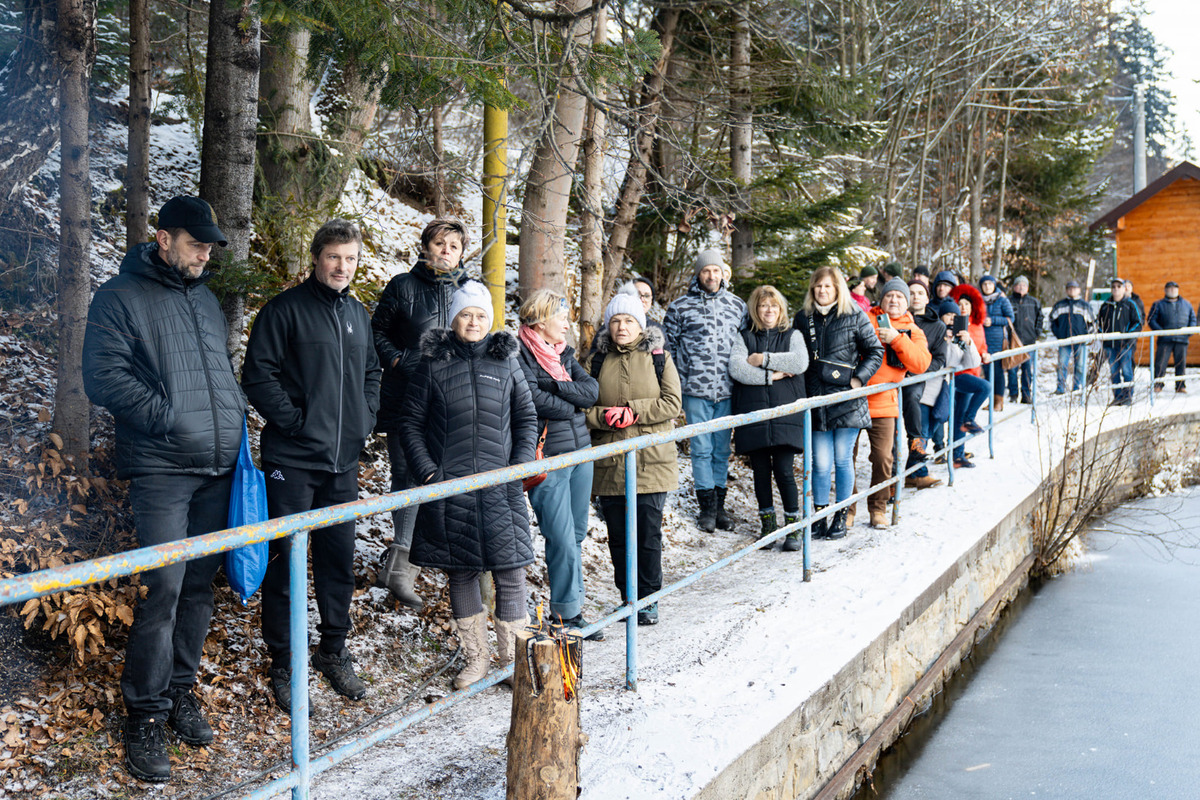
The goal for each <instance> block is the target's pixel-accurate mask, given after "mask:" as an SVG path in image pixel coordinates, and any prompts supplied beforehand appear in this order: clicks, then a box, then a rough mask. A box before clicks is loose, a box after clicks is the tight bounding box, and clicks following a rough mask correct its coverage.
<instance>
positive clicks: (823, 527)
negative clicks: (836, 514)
mask: <svg viewBox="0 0 1200 800" xmlns="http://www.w3.org/2000/svg"><path fill="white" fill-rule="evenodd" d="M828 507H829V504H828V503H826V504H825V505H823V506H816V505H815V506H813V513H814V514H818V513H820V512H821V511H824V510H825V509H826V508H828ZM829 521H830V517H826V518H825V519H823V520H821V521H820V522H814V523H813V524H812V534H810V535H811V536H812V538H814V539H828V538H829Z"/></svg>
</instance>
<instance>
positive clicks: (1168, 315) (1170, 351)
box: [1146, 281, 1196, 394]
mask: <svg viewBox="0 0 1200 800" xmlns="http://www.w3.org/2000/svg"><path fill="white" fill-rule="evenodd" d="M1165 295H1166V296H1165V297H1163V298H1162V299H1161V300H1155V301H1154V305H1152V306H1150V314H1149V316H1148V318H1147V319H1146V324H1148V325H1149V326H1150V330H1153V331H1172V330H1178V329H1179V328H1191V327H1193V326H1194V325H1195V324H1196V312H1195V311H1193V310H1192V304H1191V303H1189V302H1188V301H1187V300H1184V299H1183V298H1182V297H1180V296H1179V284H1178V283H1176V282H1175V281H1167V286H1166V290H1165ZM1188 338H1189V337H1187V336H1186V335H1185V336H1175V335H1170V334H1168V335H1166V336H1159V337H1158V341H1157V342H1156V343H1155V351H1154V391H1156V392H1161V391H1162V389H1163V382H1162V376H1163V375H1164V374H1166V371H1167V361H1168V360H1169V359H1174V360H1175V391H1177V392H1179V393H1181V394H1182V393H1184V392H1186V391H1187V389H1186V388H1185V387H1184V385H1183V373H1184V370H1185V369H1187V347H1188Z"/></svg>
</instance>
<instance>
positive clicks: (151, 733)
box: [123, 717, 171, 783]
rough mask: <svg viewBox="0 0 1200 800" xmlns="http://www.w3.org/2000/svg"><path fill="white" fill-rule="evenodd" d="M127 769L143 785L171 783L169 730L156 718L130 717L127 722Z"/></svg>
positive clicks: (125, 737)
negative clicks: (168, 752)
mask: <svg viewBox="0 0 1200 800" xmlns="http://www.w3.org/2000/svg"><path fill="white" fill-rule="evenodd" d="M124 734H125V735H124V737H123V738H124V740H125V766H126V767H127V768H128V769H129V774H130V775H132V776H133V777H135V778H137V779H138V780H140V781H149V782H150V783H165V782H166V781H168V780H170V779H171V760H170V759H169V758H167V735H166V728H165V727H164V725H163V723H162V721H161V720H159V719H156V718H155V717H129V718H128V719H126V720H125V732H124Z"/></svg>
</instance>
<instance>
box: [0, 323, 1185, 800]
mask: <svg viewBox="0 0 1200 800" xmlns="http://www.w3.org/2000/svg"><path fill="white" fill-rule="evenodd" d="M1194 334H1200V326H1197V327H1193V328H1180V329H1174V330H1167V331H1143V332H1135V333H1128V334H1096V333H1090V334H1083V335H1080V336H1075V337H1071V338H1069V339H1060V340H1047V341H1044V342H1037V343H1033V344H1028V345H1023V346H1021V347H1017V348H1012V349H1010V350H1003V351H1001V352H998V353H994V354H989V362H988V363H989V364H996V363H998V362H999V361H1000V359H1003V358H1006V357H1009V356H1014V355H1019V354H1022V353H1029V354H1030V355H1031V357H1032V358H1033V359H1034V360H1035V366H1036V358H1037V354H1038V352H1039V351H1040V350H1043V349H1049V348H1059V347H1067V346H1070V345H1075V344H1090V343H1092V342H1098V341H1099V342H1104V341H1113V340H1119V339H1130V340H1134V339H1143V338H1149V339H1150V348H1151V353H1150V360H1151V380H1152V382H1153V381H1154V376H1153V373H1154V369H1153V361H1154V346H1155V340H1156V339H1157V337H1158V336H1179V335H1189V336H1190V335H1194ZM994 369H995V367H992V368H990V369H989V376H990V382H992V383H993V393H994ZM954 372H955V370H954V369H953V368H951V367H945V368H943V369H940V370H937V371H935V372H931V373H921V374H919V375H913V376H910V377H908V378H905V379H904V380H901V381H898V382H896V383H881V384H876V385H871V386H863V387H861V388H858V389H849V390H846V391H842V392H836V393H834V394H829V395H821V396H819V397H810V398H804V399H801V400H797V401H795V402H793V403H789V404H787V405H784V406H777V407H775V408H769V409H763V410H761V411H754V412H750V413H747V414H739V415H730V416H727V417H720V418H718V419H714V420H709V421H707V422H701V423H696V424H692V425H685V426H683V427H681V428H677V429H675V430H672V431H663V432H661V433H654V434H647V435H645V436H638V437H634V438H631V439H626V440H624V441H620V442H613V443H610V444H606V445H601V446H598V447H590V448H585V449H582V450H576V451H574V452H571V453H564V454H562V455H558V456H552V457H550V458H545V459H542V460H538V461H534V462H530V463H527V464H518V465H514V466H511V467H505V468H502V469H496V470H490V471H488V472H482V473H478V474H475V475H469V476H467V477H464V478H456V479H454V480H449V481H443V482H440V483H436V484H431V485H428V486H420V487H415V488H412V489H405V490H402V491H399V492H393V493H389V494H384V495H379V496H376V497H371V498H366V499H361V500H355V501H352V502H349V503H342V504H340V505H336V506H330V507H327V508H322V509H316V510H313V511H306V512H303V513H300V514H293V515H291V516H287V517H282V518H280V519H274V520H269V521H267V522H262V523H258V524H254V525H246V526H242V527H240V528H232V529H228V530H222V531H215V532H213V533H208V534H204V535H201V536H195V537H191V538H188V539H185V540H182V541H177V542H169V543H165V544H159V545H154V546H151V547H141V548H137V549H134V550H129V551H126V552H123V553H117V554H113V555H110V556H104V557H102V558H96V559H90V560H87V561H82V562H78V563H74V564H67V565H63V566H59V567H52V568H48V569H43V570H38V571H36V572H32V573H28V574H25V575H17V576H14V577H11V578H5V579H3V580H0V606H4V605H9V604H13V603H20V602H24V601H28V600H30V599H33V598H37V597H41V596H44V595H47V594H54V593H57V592H61V591H66V590H69V589H72V588H77V587H80V586H85V585H88V584H92V583H99V582H103V581H106V580H109V579H112V578H118V577H125V576H129V575H135V574H137V573H140V572H146V571H148V570H152V569H158V568H159V567H163V566H166V565H168V564H174V563H178V562H181V561H188V560H191V559H194V558H199V557H202V556H208V555H216V554H219V553H224V552H227V551H229V550H235V549H237V548H239V547H244V546H246V545H249V544H257V543H260V542H265V541H271V540H274V539H281V538H283V537H286V536H294V537H295V540H294V541H293V542H292V547H291V554H290V576H289V580H290V584H291V585H290V589H291V592H290V600H289V607H290V628H291V641H292V643H293V644H292V653H291V655H292V660H291V667H292V713H291V725H292V760H293V769H292V770H291V771H290V772H289V773H288V774H287V775H285V776H283V777H280V778H278V779H276V780H273V781H270V782H269V783H267V784H265V785H264V786H262V787H260V788H259V789H257V790H255V791H253V792H251V793H250V794H247V795H245V797H246V798H253V800H259V798H268V797H272V796H274V795H276V794H278V793H280V792H283V791H286V790H288V789H291V790H292V797H293V800H303V799H304V798H307V797H308V789H309V784H310V782H311V779H312V777H313V776H314V775H316V774H318V773H320V772H324V771H325V770H327V769H329V768H331V767H333V766H334V765H336V764H338V763H341V762H342V761H345V760H346V759H348V758H350V757H351V756H353V755H356V754H358V753H360V752H362V751H364V750H366V749H367V748H369V747H372V746H374V745H375V744H377V743H379V742H382V741H384V740H385V739H388V738H390V737H391V736H394V735H396V734H398V733H400V732H401V731H403V730H405V729H407V728H408V727H410V726H411V725H413V724H415V723H417V722H420V721H422V720H424V719H427V718H429V717H430V716H432V715H434V714H436V713H439V712H441V711H445V710H446V709H448V708H450V707H452V706H455V705H457V704H459V703H461V702H462V701H464V700H466V699H467V698H469V697H472V696H474V695H476V694H478V693H479V692H481V691H483V690H484V689H487V688H488V687H490V686H493V685H495V684H496V683H499V682H500V681H501V680H503V679H504V678H507V677H509V676H510V675H511V674H512V665H511V664H510V665H508V666H507V667H504V668H502V669H499V670H496V671H494V672H492V673H490V674H489V675H488V676H487V677H485V678H483V679H481V680H480V681H477V682H476V683H474V684H472V685H471V686H469V687H467V688H465V689H462V690H460V691H457V692H454V693H453V694H450V695H448V696H446V697H444V698H442V699H441V700H439V701H437V702H435V703H432V704H430V705H429V706H426V707H425V708H422V709H421V710H419V711H417V712H414V713H412V714H409V715H407V716H405V717H404V718H402V719H400V720H397V721H396V722H394V723H392V724H390V725H387V726H385V727H383V728H380V729H377V730H375V731H373V732H371V733H368V734H365V735H363V736H360V737H357V738H355V739H353V740H352V741H351V742H350V743H348V744H346V745H343V746H342V747H340V748H338V749H337V750H334V751H333V752H330V753H327V754H325V755H323V756H321V757H319V758H317V759H315V760H311V761H310V759H309V757H308V744H309V742H308V708H307V706H308V691H307V686H308V660H307V652H308V618H307V614H308V604H307V597H308V586H307V551H308V547H307V538H308V533H309V531H311V530H314V529H316V528H323V527H327V526H330V525H336V524H338V523H342V522H350V521H354V520H357V519H360V518H362V517H365V516H370V515H373V514H379V513H384V512H389V511H393V510H396V509H400V508H407V507H409V506H413V505H418V504H420V503H424V502H428V501H430V500H438V499H441V498H445V497H450V496H453V495H457V494H462V493H465V492H471V491H476V490H479V489H484V488H488V487H491V486H498V485H500V484H504V483H509V482H511V481H515V480H520V479H522V478H526V477H529V476H531V475H536V474H539V473H541V472H549V471H553V470H558V469H563V468H565V467H570V466H575V465H578V464H584V463H588V462H593V461H598V460H600V459H603V458H609V457H611V456H617V455H621V456H624V459H625V499H626V509H625V511H626V523H625V533H626V548H625V552H626V564H625V569H626V580H625V585H626V587H627V590H632V589H633V587H636V586H637V578H636V570H637V563H636V557H637V547H636V537H637V522H636V495H637V469H636V454H637V451H638V450H642V449H645V448H648V447H653V446H655V445H659V444H665V443H673V442H677V441H680V440H683V439H690V438H692V437H693V436H697V435H699V434H705V433H712V432H716V431H723V430H729V429H732V428H736V427H740V426H742V425H747V424H751V423H755V422H762V421H765V420H769V419H776V418H779V417H784V416H791V415H793V414H797V413H802V414H803V415H804V431H803V436H804V453H803V482H804V487H803V498H804V507H803V509H802V517H801V519H800V521H798V522H795V523H792V524H791V525H785V526H783V527H780V528H779V529H778V530H776V531H775V532H773V533H771V534H769V535H767V536H764V537H762V538H761V539H758V540H757V541H755V542H752V543H750V544H748V545H746V546H745V547H742V548H740V549H738V550H737V551H735V552H733V553H730V554H728V555H726V556H725V557H723V558H721V559H720V560H718V561H716V562H714V563H712V564H710V565H708V566H706V567H704V568H702V569H699V570H696V571H695V572H693V573H690V574H689V575H687V576H685V577H683V578H681V579H680V580H678V581H676V582H675V583H672V584H670V585H668V586H665V587H663V588H662V589H660V590H659V591H657V592H655V593H654V594H652V595H649V596H647V597H643V598H638V599H635V600H627V602H626V603H625V604H624V605H622V606H621V607H620V608H618V609H617V610H616V611H615V612H613V613H611V614H609V615H607V616H605V617H604V618H602V619H599V620H596V621H595V622H593V623H592V624H591V625H589V626H588V627H587V628H584V629H583V630H582V631H581V633H582V634H583V635H588V634H590V633H592V632H594V631H596V630H599V629H601V628H603V627H606V626H607V625H610V624H612V623H614V622H617V621H620V620H622V619H623V620H625V623H626V686H627V688H629V689H631V690H636V689H637V624H636V617H637V611H638V610H639V609H641V608H644V607H645V606H647V605H650V604H652V603H655V602H657V601H658V600H659V599H660V598H662V597H665V596H667V595H669V594H672V593H674V592H677V591H679V590H680V589H683V588H684V587H686V586H688V585H690V584H692V583H694V582H696V581H698V580H700V579H701V578H703V577H705V576H707V575H710V574H712V573H713V572H716V571H717V570H720V569H722V568H724V567H726V566H728V565H729V564H732V563H733V562H735V561H738V560H740V559H742V558H744V557H746V556H747V555H749V554H750V553H753V552H755V551H757V550H760V549H763V548H765V547H769V546H771V545H772V544H774V543H775V542H776V541H779V540H780V539H781V538H783V537H785V536H788V535H789V534H792V533H795V532H796V531H797V530H802V531H803V537H804V538H803V548H802V558H803V579H804V580H805V581H809V580H811V579H812V570H811V562H810V545H811V533H812V523H814V522H818V521H820V520H824V519H828V518H830V517H831V516H832V515H833V514H834V513H836V512H837V511H838V510H840V509H843V508H846V507H848V506H850V505H852V504H854V503H857V502H858V501H859V500H860V499H863V498H864V497H866V496H868V495H870V494H874V493H875V492H879V491H883V490H886V489H888V488H890V487H891V486H893V485H898V484H899V483H900V482H901V481H903V480H904V479H905V478H906V477H907V476H908V475H909V474H910V473H911V472H912V471H913V470H915V469H917V468H919V467H911V468H907V467H906V468H904V469H893V475H892V477H891V478H889V479H888V480H886V481H882V482H880V483H879V484H875V485H872V486H869V487H867V488H866V489H863V490H862V491H859V492H856V493H853V494H852V495H851V496H850V497H848V498H847V499H845V500H843V501H841V502H837V503H830V504H829V505H828V506H827V507H825V508H823V509H821V511H819V512H816V513H814V512H813V508H812V497H811V475H812V457H811V452H812V447H811V444H812V437H811V435H812V411H813V409H815V408H820V407H824V406H828V405H833V404H835V403H843V402H846V401H848V400H853V399H857V398H862V397H868V396H870V395H873V394H879V393H881V392H887V391H893V390H896V393H897V419H898V420H899V419H902V418H903V411H904V407H903V403H904V393H903V392H902V391H899V390H900V389H902V388H903V387H905V386H910V385H914V384H918V383H925V382H927V381H930V380H939V379H941V378H943V377H949V379H950V383H949V385H950V388H951V390H952V391H951V396H950V397H951V415H950V416H951V420H953V402H954V400H953V398H954V392H953V386H954V374H953V373H954ZM1034 374H1035V375H1036V369H1035V373H1034ZM1126 385H1130V384H1117V386H1126ZM1032 388H1033V391H1034V396H1033V397H1032V398H1031V400H1032V401H1033V402H1031V404H1030V406H1031V413H1032V414H1033V415H1034V418H1036V406H1037V396H1036V380H1035V381H1034V386H1033V387H1032ZM1150 398H1151V402H1153V400H1154V392H1153V391H1151V393H1150ZM995 422H996V421H995V419H994V417H993V415H992V411H991V407H990V405H989V415H988V425H987V427H986V430H987V432H988V439H989V452H990V453H991V455H992V456H993V457H994V449H993V448H992V441H991V434H992V430H993V428H994V426H995ZM951 427H953V425H951ZM900 431H901V428H900V425H899V424H897V425H896V444H897V446H899V444H900V436H901V433H900ZM955 434H956V432H954V431H951V435H950V436H949V437H948V441H947V443H946V445H945V447H944V448H943V449H942V450H939V451H937V453H935V454H934V455H938V454H945V455H946V456H947V458H946V461H947V465H948V468H949V473H950V474H949V481H948V482H949V484H950V485H953V483H954V467H953V463H952V462H953V459H952V457H951V456H952V453H953V449H954V448H955V447H956V446H957V445H958V444H959V443H960V442H962V441H965V439H958V438H956V435H955ZM899 450H900V452H903V448H899ZM899 506H900V495H899V493H897V495H896V498H895V501H894V505H893V522H895V521H896V518H897V515H898V512H899Z"/></svg>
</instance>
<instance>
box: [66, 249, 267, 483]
mask: <svg viewBox="0 0 1200 800" xmlns="http://www.w3.org/2000/svg"><path fill="white" fill-rule="evenodd" d="M208 275H209V273H207V272H206V273H204V274H203V275H201V276H200V277H199V278H197V279H195V280H185V279H184V278H183V276H182V275H180V273H179V272H178V271H177V270H176V269H174V268H173V267H170V266H168V265H167V264H166V263H165V262H164V261H162V259H160V258H159V257H158V245H157V244H155V243H153V242H147V243H145V244H139V245H137V246H136V247H134V248H133V249H131V250H130V251H129V252H128V253H127V254H126V255H125V259H124V260H123V261H122V262H121V269H120V273H119V274H118V275H117V276H116V277H115V278H112V279H111V280H109V281H106V282H105V283H104V285H103V286H101V287H100V288H99V289H98V290H96V296H95V297H94V298H92V305H91V308H90V309H88V325H87V333H86V334H85V335H84V339H83V385H84V389H85V390H86V391H87V396H88V398H90V399H91V401H92V402H93V403H95V404H96V405H100V406H104V407H105V408H107V409H108V410H109V411H111V412H112V415H113V418H114V419H115V420H116V434H117V449H116V463H117V477H119V478H123V479H124V478H131V477H133V476H135V475H145V474H155V473H181V474H196V475H223V474H225V473H226V472H228V471H229V470H231V469H232V468H233V465H234V463H235V462H236V461H237V456H238V449H239V447H240V446H241V438H242V421H243V420H244V419H245V413H246V400H245V398H244V397H243V396H242V390H241V389H240V388H238V384H237V378H236V377H235V376H234V374H233V366H232V365H231V364H230V362H229V354H228V353H227V352H226V350H225V330H226V328H225V316H224V315H223V314H222V313H221V305H220V303H218V302H217V298H216V297H215V296H214V295H213V293H212V292H211V291H209V290H208V288H207V287H205V286H204V285H203V284H204V281H205V280H207V279H208Z"/></svg>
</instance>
